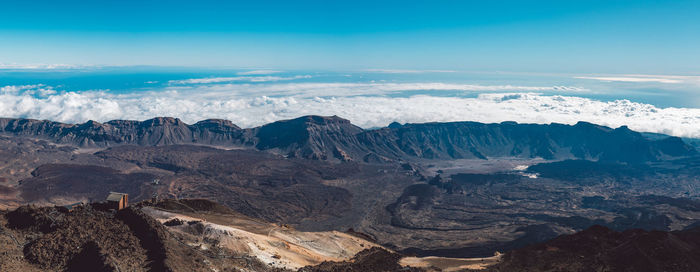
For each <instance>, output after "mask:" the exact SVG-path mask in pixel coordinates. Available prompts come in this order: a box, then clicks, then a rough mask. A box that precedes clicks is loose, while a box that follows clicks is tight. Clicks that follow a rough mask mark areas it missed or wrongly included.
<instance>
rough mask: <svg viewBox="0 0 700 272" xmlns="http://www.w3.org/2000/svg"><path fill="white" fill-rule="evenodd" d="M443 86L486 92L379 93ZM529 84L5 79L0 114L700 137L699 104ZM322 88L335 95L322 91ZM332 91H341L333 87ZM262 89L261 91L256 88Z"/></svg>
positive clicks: (78, 119)
mask: <svg viewBox="0 0 700 272" xmlns="http://www.w3.org/2000/svg"><path fill="white" fill-rule="evenodd" d="M227 86H228V87H227ZM445 86H451V87H450V88H461V89H464V90H467V89H469V90H471V89H479V91H491V92H488V93H481V94H480V95H478V96H477V97H472V98H465V97H441V96H429V95H414V96H408V97H398V98H397V97H387V96H384V95H378V94H381V93H382V92H391V91H395V90H400V89H404V88H408V89H411V88H413V89H419V88H425V87H430V88H432V89H441V88H442V89H448V87H445ZM460 86H461V87H460ZM529 88H533V89H526V88H524V87H514V86H510V87H505V86H500V87H499V86H477V85H470V87H466V85H456V86H453V85H449V84H442V83H425V84H423V85H420V84H418V85H415V84H414V85H411V84H403V85H402V84H389V83H387V84H380V83H377V84H354V85H353V84H350V85H348V84H344V83H316V84H315V85H314V84H310V85H309V84H270V85H268V84H264V85H253V84H241V86H237V87H235V88H234V87H231V86H229V85H226V84H223V85H216V86H214V87H211V88H210V87H206V88H195V89H192V88H190V89H187V88H185V87H171V88H168V89H165V90H161V91H149V92H134V93H130V94H112V93H108V92H104V91H86V92H62V91H56V90H54V89H53V88H51V87H47V86H43V85H30V86H6V87H2V88H0V116H3V117H22V118H37V119H49V120H56V121H61V122H72V123H76V122H84V121H87V120H96V121H100V122H104V121H108V120H113V119H131V120H145V119H149V118H152V117H155V116H174V117H179V118H181V119H182V120H183V121H185V122H188V123H193V122H196V121H199V120H202V119H207V118H223V119H229V120H231V121H233V122H234V123H235V124H238V125H239V126H242V127H252V126H257V125H261V124H264V123H268V122H271V121H275V120H280V119H289V118H295V117H299V116H301V115H310V114H316V115H338V116H341V117H344V118H347V119H349V120H351V121H352V122H353V123H354V124H356V125H359V126H361V127H365V128H369V127H380V126H386V125H387V124H389V123H390V122H392V121H398V122H402V123H405V122H412V123H418V122H432V121H441V122H444V121H466V120H469V121H479V122H501V121H517V122H521V123H551V122H557V123H566V124H573V123H576V122H578V121H588V122H593V123H598V124H602V125H607V126H611V127H619V126H621V125H628V126H629V127H630V128H631V129H634V130H638V131H649V132H658V133H665V134H670V135H676V136H685V137H696V138H700V126H698V124H700V109H693V108H658V107H655V106H653V105H649V104H642V103H635V102H631V101H628V100H616V101H610V102H604V101H598V100H592V99H588V98H581V97H575V96H563V95H545V94H539V93H535V92H545V91H552V90H555V89H556V88H555V87H529ZM538 88H540V89H538ZM513 89H515V90H513ZM321 90H326V93H327V94H334V96H328V95H320V94H319V93H320V92H321ZM335 90H340V91H341V92H338V93H336V92H335ZM362 90H364V91H362ZM509 90H513V91H509ZM263 93H264V94H266V96H263V95H261V94H263ZM358 93H364V94H367V93H369V94H372V95H358Z"/></svg>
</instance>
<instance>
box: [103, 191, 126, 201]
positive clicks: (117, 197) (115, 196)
mask: <svg viewBox="0 0 700 272" xmlns="http://www.w3.org/2000/svg"><path fill="white" fill-rule="evenodd" d="M124 195H126V194H124V193H115V192H110V193H109V195H108V196H107V201H117V202H119V200H121V199H122V197H123V196H124Z"/></svg>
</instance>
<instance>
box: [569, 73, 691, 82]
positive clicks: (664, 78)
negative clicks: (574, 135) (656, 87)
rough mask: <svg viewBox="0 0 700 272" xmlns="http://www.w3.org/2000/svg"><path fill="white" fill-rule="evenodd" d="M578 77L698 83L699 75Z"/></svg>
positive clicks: (622, 80) (613, 80) (580, 77)
mask: <svg viewBox="0 0 700 272" xmlns="http://www.w3.org/2000/svg"><path fill="white" fill-rule="evenodd" d="M575 78H578V79H592V80H599V81H607V82H635V83H640V82H642V83H643V82H652V83H666V84H700V76H677V75H606V76H578V77H575Z"/></svg>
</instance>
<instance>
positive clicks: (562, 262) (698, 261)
mask: <svg viewBox="0 0 700 272" xmlns="http://www.w3.org/2000/svg"><path fill="white" fill-rule="evenodd" d="M698 267H700V229H698V228H694V229H690V230H684V231H675V232H663V231H651V232H648V231H643V230H639V229H635V230H628V231H625V232H616V231H613V230H610V229H608V228H606V227H602V226H593V227H591V228H589V229H586V230H584V231H581V232H579V233H576V234H573V235H564V236H560V237H558V238H556V239H553V240H551V241H548V242H545V243H542V244H538V245H534V246H529V247H525V248H522V249H518V250H514V251H512V252H509V253H507V254H506V255H505V257H504V258H503V260H502V261H501V262H500V263H499V264H497V265H496V266H494V267H493V268H492V269H491V270H492V271H650V272H651V271H697V269H698Z"/></svg>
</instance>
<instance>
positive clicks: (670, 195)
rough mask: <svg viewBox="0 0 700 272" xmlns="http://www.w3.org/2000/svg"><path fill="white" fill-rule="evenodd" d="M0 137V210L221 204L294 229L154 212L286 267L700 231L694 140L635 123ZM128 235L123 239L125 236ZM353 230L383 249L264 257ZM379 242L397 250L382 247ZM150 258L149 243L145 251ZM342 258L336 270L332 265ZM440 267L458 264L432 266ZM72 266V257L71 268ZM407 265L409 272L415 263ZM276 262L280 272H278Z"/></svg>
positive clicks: (345, 265)
mask: <svg viewBox="0 0 700 272" xmlns="http://www.w3.org/2000/svg"><path fill="white" fill-rule="evenodd" d="M0 131H1V133H0V154H1V155H3V156H2V157H0V160H1V161H0V162H1V164H0V192H2V194H0V208H3V209H16V208H17V207H20V206H23V205H27V204H34V205H39V206H47V207H52V206H53V205H66V204H70V203H75V202H78V201H82V202H85V203H89V202H99V201H102V200H104V199H105V197H106V196H107V195H108V194H109V192H111V191H116V192H123V193H128V194H129V199H130V200H131V201H133V202H138V201H145V200H151V199H152V198H158V199H183V198H197V199H209V200H212V201H215V202H218V203H220V204H222V205H224V206H225V207H226V208H227V209H229V211H227V212H228V213H231V212H235V213H236V214H237V217H236V218H248V219H250V220H252V221H246V222H253V221H255V220H260V221H262V222H269V224H274V225H277V226H285V228H284V231H283V230H282V229H275V230H274V231H272V232H270V233H269V234H268V235H265V234H264V233H259V232H255V231H250V230H246V231H247V232H236V231H233V230H231V229H229V228H239V229H240V228H243V226H241V225H235V224H233V225H232V224H231V222H221V221H219V222H218V223H217V222H214V221H212V220H211V218H208V219H207V220H208V222H209V223H206V224H205V223H202V224H199V225H197V224H193V225H192V226H190V225H187V224H177V223H178V221H172V220H174V219H177V218H179V219H178V220H184V221H186V222H189V221H195V220H198V219H196V218H200V219H204V218H203V217H206V215H205V214H204V215H203V214H201V213H200V212H196V211H183V210H182V207H180V208H178V209H179V210H178V209H175V210H176V211H175V213H176V214H177V215H172V214H170V215H169V214H166V213H165V212H167V210H168V209H170V211H171V212H172V208H173V207H169V208H168V207H160V208H162V209H165V211H159V212H155V211H153V210H148V209H145V210H143V211H141V212H145V213H149V214H148V216H149V217H151V218H155V220H156V221H157V222H158V223H160V224H165V225H166V230H168V232H169V233H172V234H169V235H175V236H178V235H180V236H187V235H193V234H196V235H197V237H200V238H202V237H209V238H217V239H214V240H221V239H219V238H221V237H233V236H226V235H224V236H221V233H226V232H225V231H222V229H226V231H228V233H239V235H238V236H235V237H239V238H240V239H238V240H237V241H238V242H236V243H234V242H232V240H230V239H229V240H227V241H229V242H227V243H228V244H229V245H230V247H229V250H234V249H237V250H239V251H241V250H240V249H241V248H247V250H246V251H245V252H248V253H250V252H254V251H255V252H258V253H256V254H258V255H260V256H261V258H262V259H263V262H262V263H263V265H265V266H267V267H271V268H275V269H285V268H287V269H300V268H302V267H305V266H311V267H313V266H316V265H321V264H322V263H323V262H326V263H325V264H324V265H325V266H324V267H326V268H328V269H331V267H333V268H332V269H335V270H337V271H352V270H353V269H355V270H356V269H358V267H357V266H354V263H355V262H356V261H352V257H353V256H354V255H355V254H358V253H360V252H363V250H368V251H366V252H365V253H362V254H360V255H359V257H357V260H367V261H368V262H371V260H373V258H374V257H372V256H383V254H384V255H386V254H389V255H391V256H395V255H393V254H399V255H401V254H406V255H414V256H416V257H417V258H419V260H418V261H415V260H414V261H413V262H412V263H413V264H415V265H417V266H418V265H420V267H423V268H426V269H432V268H430V267H431V266H433V265H436V266H437V267H439V266H440V265H443V264H445V263H449V264H453V263H455V262H456V263H457V264H459V265H458V266H465V267H467V266H469V265H472V262H473V260H474V259H469V258H477V259H480V258H487V257H491V256H493V255H494V252H496V251H499V252H508V251H511V250H518V249H521V248H525V247H527V246H530V245H533V244H537V243H541V242H545V241H548V240H550V239H553V238H556V237H558V236H560V235H569V234H573V233H576V232H578V231H581V230H584V229H587V228H589V227H591V226H594V225H601V226H604V227H606V228H609V229H611V230H613V231H618V232H620V231H625V230H628V229H642V230H644V231H654V230H655V231H665V232H674V231H682V230H684V229H687V228H691V227H693V226H697V225H698V224H699V223H698V220H700V188H698V186H697V184H698V182H700V156H699V155H698V152H697V151H696V150H695V148H694V147H693V146H692V145H689V144H688V143H686V142H687V140H683V139H680V138H675V137H668V136H664V135H651V136H650V135H648V134H641V133H637V132H634V131H631V130H629V129H627V128H626V127H621V128H617V129H612V128H607V127H603V126H597V125H593V124H589V123H578V124H576V125H573V126H570V125H560V124H551V125H532V124H516V123H511V122H505V123H500V124H481V123H473V122H455V123H426V124H404V125H401V124H392V125H390V126H389V127H386V128H379V129H373V130H364V129H361V128H358V127H356V126H354V125H352V124H351V123H350V122H349V121H347V120H344V119H341V118H338V117H319V116H306V117H301V118H297V119H293V120H287V121H280V122H275V123H271V124H268V125H264V126H261V127H257V128H250V129H241V128H239V127H237V126H235V125H233V123H231V122H229V121H222V120H208V121H202V122H198V123H196V124H193V125H188V124H185V123H183V122H181V121H179V120H178V119H174V118H156V119H152V120H147V121H143V122H138V121H111V122H107V123H104V124H99V123H96V122H88V123H86V124H78V125H70V124H61V123H56V122H49V121H37V120H24V119H1V120H0ZM41 209H49V208H41ZM47 213H55V212H52V211H50V210H49V211H47ZM79 214H80V212H78V213H72V214H66V215H64V216H74V215H79ZM95 214H97V215H99V216H98V217H100V216H104V219H95V220H98V221H97V222H96V223H94V225H100V224H104V222H111V221H114V220H113V219H114V218H116V220H117V221H115V222H123V220H122V221H119V220H121V219H119V216H118V215H115V216H116V217H114V218H113V217H110V216H112V215H110V214H100V213H95ZM176 217H177V218H176ZM100 218H101V217H100ZM100 220H102V221H100ZM166 221H168V222H169V221H172V222H170V223H167V222H166ZM91 222H92V221H91ZM100 222H103V223H100ZM237 222H241V221H240V220H238V221H237ZM166 223H167V224H175V225H172V226H167V224H166ZM125 224H126V223H125ZM8 226H9V225H8ZM120 226H122V225H115V226H114V227H115V228H117V229H110V230H111V231H113V232H115V233H117V232H118V228H120ZM246 226H247V225H246ZM105 228H108V226H105ZM6 229H7V231H9V232H18V231H19V232H22V231H25V230H24V229H22V228H12V227H8V228H6ZM69 229H70V228H69ZM243 229H245V228H243ZM349 229H351V230H353V231H352V232H349V233H354V234H355V235H356V237H359V238H361V239H363V240H366V241H368V242H366V243H364V242H363V243H362V244H363V245H364V246H359V244H360V243H351V244H343V245H346V246H343V247H347V249H346V250H345V252H344V253H342V254H341V253H340V251H339V250H335V249H333V248H334V245H330V244H329V245H320V246H319V247H317V248H313V249H312V248H306V247H305V245H299V247H298V248H299V249H302V248H306V249H304V250H291V251H290V250H287V249H285V250H281V251H279V252H280V254H279V257H280V258H279V259H277V258H272V256H273V255H274V254H271V253H269V252H268V251H265V250H262V249H260V247H258V246H249V244H250V245H254V244H256V243H259V241H265V243H272V244H277V245H279V244H284V243H290V241H291V240H289V237H307V238H308V237H313V236H308V235H307V234H305V233H307V232H322V233H327V236H323V237H324V238H318V237H317V238H314V239H316V240H324V239H325V240H331V241H334V240H333V239H341V238H342V239H341V240H343V241H351V240H353V239H349V238H348V234H347V233H346V231H347V230H349ZM205 230H207V231H205ZM28 231H29V232H31V233H33V234H31V235H29V236H27V237H30V236H31V237H33V238H32V239H29V238H27V239H28V240H27V239H25V240H22V241H29V240H31V241H34V240H36V239H35V238H36V237H39V236H41V235H49V234H50V233H55V234H50V235H58V234H59V233H62V232H61V231H58V232H55V231H53V230H52V231H51V232H50V233H49V232H41V231H38V232H37V231H35V230H28ZM241 233H242V234H241ZM285 233H286V234H285ZM32 235H33V236H32ZM324 235H326V234H324ZM127 236H128V235H127ZM268 236H269V237H268ZM31 237H30V238H31ZM47 237H49V236H47ZM124 237H125V238H124V241H125V242H128V241H130V240H129V239H132V240H133V238H128V237H126V236H124ZM245 237H258V238H256V239H255V241H258V242H250V243H246V246H243V244H242V242H243V241H249V240H247V238H245ZM136 238H139V237H136ZM200 238H198V239H200ZM17 239H18V243H19V244H20V245H23V244H22V243H23V242H22V241H19V240H20V239H19V238H17ZM109 239H111V238H109ZM115 239H117V238H115ZM295 239H296V238H295ZM299 239H301V240H304V239H306V238H299ZM224 240H226V239H224ZM8 241H10V240H8ZM37 241H38V240H37ZM81 241H83V240H81ZM133 241H136V240H133ZM200 241H202V240H201V239H200ZM94 242H95V244H94V245H93V244H92V243H91V244H89V247H90V248H98V249H99V250H97V251H99V252H108V251H110V250H111V249H109V248H107V247H105V246H104V245H103V244H101V243H103V242H104V241H101V240H96V241H94ZM239 242H240V243H239ZM13 243H14V242H13ZM45 243H46V245H45V246H46V247H47V248H50V247H56V246H57V245H52V244H51V243H50V242H49V241H48V240H47V241H46V242H45ZM80 243H83V242H80ZM15 244H17V243H15ZM292 244H298V243H296V242H295V243H292ZM369 244H373V245H376V247H377V248H382V249H383V250H387V251H386V252H389V253H386V252H384V251H381V250H370V248H369V247H368V246H367V245H369ZM86 245H87V244H86ZM124 246H125V247H129V245H126V244H125V245H124ZM24 247H25V246H22V248H24ZM42 247H43V246H42ZM81 247H82V246H81ZM263 247H264V246H263ZM319 248H322V249H325V251H319V250H320V249H319ZM16 249H17V248H15V250H16ZM350 249H352V250H350ZM144 250H145V251H144ZM147 250H148V249H147V248H143V246H141V249H139V247H136V246H134V247H133V250H132V251H133V252H142V253H144V254H146V253H145V252H147ZM256 250H257V251H256ZM20 251H21V250H20ZM234 251H235V250H234ZM301 251H304V252H307V253H304V254H302V255H299V254H298V252H301ZM70 252H72V253H71V254H73V253H75V254H78V253H79V251H78V252H73V251H70ZM89 252H95V250H92V249H91V250H89ZM89 252H86V253H85V254H88V253H89ZM262 252H267V253H262ZM309 252H310V253H309ZM328 252H335V253H333V254H335V255H333V256H336V257H337V258H336V257H334V258H327V257H320V256H326V255H324V254H326V253H328ZM15 253H17V252H15ZM15 253H12V254H15ZM282 253H284V254H282ZM8 254H9V253H8ZM12 254H10V255H11V256H15V257H16V258H20V257H17V256H19V255H12ZM17 254H20V253H17ZM37 254H38V253H37ZM89 254H93V253H89ZM110 254H116V253H110ZM178 254H179V253H178ZM183 254H184V253H183ZM265 254H267V255H265ZM10 255H8V256H10ZM21 255H22V256H24V253H21ZM137 255H138V254H137ZM146 255H148V254H146ZM389 255H386V256H389ZM71 256H72V255H71ZM115 256H116V255H115ZM262 256H267V257H262ZM428 256H438V257H443V258H445V257H446V258H459V261H454V259H450V261H449V262H445V261H443V260H442V259H440V258H437V257H434V258H437V259H425V258H422V257H428ZM15 257H12V258H15ZM8 258H9V257H8ZM22 258H24V257H22ZM42 258H43V257H42ZM71 258H72V257H70V258H68V257H65V258H64V259H62V261H60V262H61V265H62V267H67V265H68V262H69V261H70V259H71ZM134 258H136V257H134ZM265 258H267V259H265ZM387 258H388V257H387ZM391 258H394V257H391ZM431 258H433V257H431ZM272 259H274V260H272ZM402 260H403V265H404V266H405V265H406V264H407V263H410V262H409V261H407V259H402ZM428 260H433V261H428ZM207 261H208V262H212V263H214V260H213V259H212V260H207ZM273 261H275V262H276V263H277V264H278V265H277V266H274V265H272V266H271V265H270V263H271V262H273ZM359 262H360V263H363V262H364V261H359ZM64 263H65V265H64ZM103 263H106V262H103ZM130 263H134V264H138V265H148V263H149V261H148V259H146V260H140V259H139V260H137V259H134V261H133V262H130ZM283 263H285V264H287V265H286V266H285V265H281V264H283ZM32 265H39V266H37V267H39V268H41V265H40V264H36V263H33V264H32ZM124 265H126V264H124ZM477 265H479V264H477ZM353 267H354V268H353ZM305 269H312V268H309V267H307V268H305ZM308 271H314V270H308Z"/></svg>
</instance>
